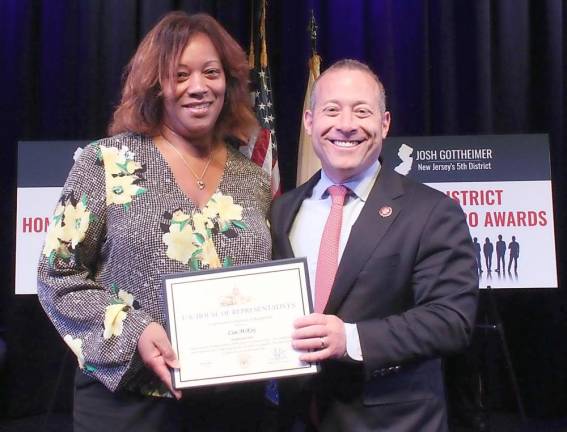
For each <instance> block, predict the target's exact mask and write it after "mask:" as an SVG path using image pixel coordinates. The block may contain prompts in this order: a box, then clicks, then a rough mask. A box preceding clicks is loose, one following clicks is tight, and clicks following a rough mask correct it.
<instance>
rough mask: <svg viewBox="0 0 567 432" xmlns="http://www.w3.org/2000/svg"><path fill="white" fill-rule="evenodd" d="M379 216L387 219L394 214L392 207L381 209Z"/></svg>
mask: <svg viewBox="0 0 567 432" xmlns="http://www.w3.org/2000/svg"><path fill="white" fill-rule="evenodd" d="M378 214H379V215H380V216H382V217H383V218H387V217H388V216H390V215H391V214H392V207H390V206H384V207H381V208H380V210H378Z"/></svg>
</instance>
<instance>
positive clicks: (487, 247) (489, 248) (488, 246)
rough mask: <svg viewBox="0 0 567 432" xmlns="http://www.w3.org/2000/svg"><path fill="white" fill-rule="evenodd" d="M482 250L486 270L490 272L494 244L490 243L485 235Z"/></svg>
mask: <svg viewBox="0 0 567 432" xmlns="http://www.w3.org/2000/svg"><path fill="white" fill-rule="evenodd" d="M482 251H483V252H484V260H485V262H486V270H487V271H488V272H489V273H490V271H491V269H492V253H493V252H494V245H493V244H492V243H490V239H489V238H488V237H486V239H485V240H484V245H483V246H482Z"/></svg>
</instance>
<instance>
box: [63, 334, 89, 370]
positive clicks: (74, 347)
mask: <svg viewBox="0 0 567 432" xmlns="http://www.w3.org/2000/svg"><path fill="white" fill-rule="evenodd" d="M63 340H64V341H65V343H66V344H67V345H68V346H69V348H71V351H73V353H74V354H75V355H76V356H77V362H78V363H79V368H80V369H84V368H85V355H84V354H83V340H82V339H79V338H76V339H75V338H73V336H71V335H69V334H68V335H65V337H64V338H63Z"/></svg>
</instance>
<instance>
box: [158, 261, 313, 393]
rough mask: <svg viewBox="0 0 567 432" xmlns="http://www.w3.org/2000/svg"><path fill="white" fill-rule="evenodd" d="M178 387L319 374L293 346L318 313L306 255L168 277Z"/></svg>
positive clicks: (174, 372)
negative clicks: (304, 320) (295, 335)
mask: <svg viewBox="0 0 567 432" xmlns="http://www.w3.org/2000/svg"><path fill="white" fill-rule="evenodd" d="M163 281H164V287H165V297H166V303H167V330H168V332H169V337H170V339H171V345H172V346H173V349H174V350H175V353H176V354H177V357H178V359H179V363H180V366H181V367H180V368H179V369H175V370H174V371H173V373H172V374H173V385H174V387H175V388H177V389H182V388H188V387H197V386H205V385H214V384H226V383H235V382H243V381H252V380H264V379H270V378H278V377H287V376H294V375H307V374H313V373H316V372H317V371H318V369H317V366H316V365H312V364H308V363H304V362H302V361H300V360H299V352H298V351H295V350H294V349H293V348H292V346H291V333H292V331H293V321H294V320H295V319H297V318H299V317H301V316H304V315H308V314H309V313H311V312H312V310H313V307H312V304H311V295H310V290H309V282H308V277H307V264H306V261H305V259H304V258H298V259H287V260H278V261H270V262H266V263H260V264H256V265H248V266H240V267H229V268H222V269H215V270H205V271H200V272H187V273H177V274H172V275H167V276H164V278H163Z"/></svg>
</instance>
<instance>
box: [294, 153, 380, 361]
mask: <svg viewBox="0 0 567 432" xmlns="http://www.w3.org/2000/svg"><path fill="white" fill-rule="evenodd" d="M379 172H380V162H379V161H376V162H375V163H374V164H372V165H371V166H370V167H368V168H367V169H366V170H365V171H364V172H362V173H361V174H359V175H357V176H355V177H353V178H351V179H350V180H348V181H346V182H344V183H342V184H343V185H344V186H346V187H347V188H349V189H350V192H349V193H348V194H347V197H346V199H345V203H344V207H343V218H342V223H341V236H340V239H339V262H340V260H341V257H342V256H343V252H344V250H345V246H346V243H347V241H348V238H349V236H350V230H351V228H352V226H353V225H354V223H355V222H356V220H357V219H358V216H359V215H360V212H361V211H362V208H363V207H364V204H365V203H366V200H367V199H368V195H369V194H370V191H371V190H372V187H373V186H374V182H375V181H376V178H377V177H378V173H379ZM333 184H335V183H333V181H332V180H331V179H330V178H329V177H328V176H327V175H326V174H325V172H324V171H321V179H320V180H319V181H318V182H317V184H316V185H315V187H314V188H313V191H312V194H311V196H310V197H307V198H305V199H304V200H303V203H302V204H301V207H300V208H299V211H298V212H297V215H296V216H295V220H294V221H293V224H292V226H291V230H290V233H289V239H290V242H291V247H292V249H293V253H294V255H295V256H296V257H306V258H307V265H308V268H309V281H310V285H311V296H312V299H313V301H315V300H314V299H315V272H316V269H317V259H318V255H319V244H320V243H321V236H322V235H323V229H324V228H325V223H326V222H327V217H328V216H329V212H330V210H331V198H330V196H329V193H328V192H327V189H328V188H329V186H332V185H333ZM345 333H346V343H347V353H348V355H349V357H351V358H352V359H354V360H362V349H361V347H360V339H359V337H358V330H357V328H356V324H352V323H345Z"/></svg>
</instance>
